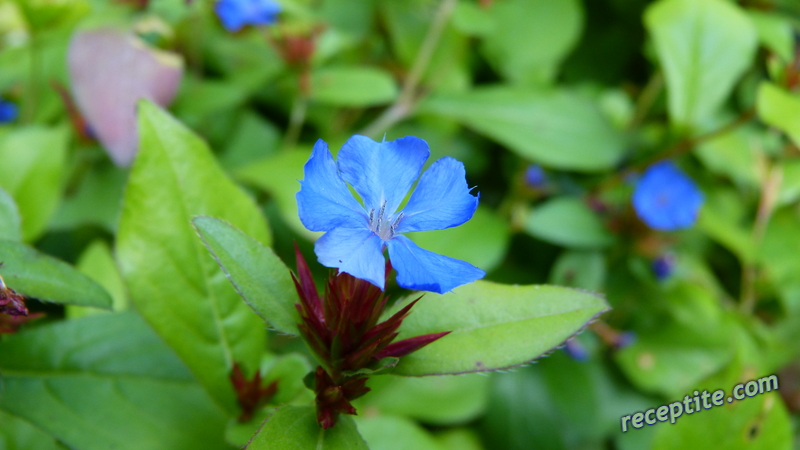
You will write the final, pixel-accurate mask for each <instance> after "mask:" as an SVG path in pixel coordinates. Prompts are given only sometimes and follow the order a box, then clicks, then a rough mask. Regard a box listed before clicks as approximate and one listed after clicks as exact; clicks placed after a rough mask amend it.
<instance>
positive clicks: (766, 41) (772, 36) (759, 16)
mask: <svg viewBox="0 0 800 450" xmlns="http://www.w3.org/2000/svg"><path fill="white" fill-rule="evenodd" d="M747 15H748V16H750V20H752V21H753V24H754V25H755V26H756V31H757V32H758V39H759V41H761V44H762V45H763V46H764V47H766V48H768V49H769V50H770V51H772V52H773V53H775V54H776V55H778V57H779V58H781V59H782V60H783V63H784V64H787V63H790V62H791V61H792V59H794V30H793V28H792V22H791V19H790V18H788V17H784V16H782V15H780V14H776V13H770V12H763V11H756V10H752V9H749V10H747Z"/></svg>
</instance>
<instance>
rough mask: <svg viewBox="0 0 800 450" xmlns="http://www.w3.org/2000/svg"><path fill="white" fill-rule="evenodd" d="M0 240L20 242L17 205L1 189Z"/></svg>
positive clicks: (20, 232)
mask: <svg viewBox="0 0 800 450" xmlns="http://www.w3.org/2000/svg"><path fill="white" fill-rule="evenodd" d="M0 239H7V240H9V241H20V240H22V231H21V229H20V219H19V210H18V209H17V204H16V203H14V199H13V198H12V197H11V194H9V193H8V192H6V190H5V189H3V188H0Z"/></svg>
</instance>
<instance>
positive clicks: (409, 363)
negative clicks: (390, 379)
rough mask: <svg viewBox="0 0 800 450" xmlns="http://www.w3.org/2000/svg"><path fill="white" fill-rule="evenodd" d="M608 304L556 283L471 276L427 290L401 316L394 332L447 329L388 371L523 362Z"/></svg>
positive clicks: (415, 372)
mask: <svg viewBox="0 0 800 450" xmlns="http://www.w3.org/2000/svg"><path fill="white" fill-rule="evenodd" d="M412 297H414V296H411V297H409V298H407V299H405V300H404V301H402V302H398V304H397V305H395V307H394V308H393V309H397V308H400V307H402V306H404V305H405V304H407V303H408V302H409V301H411V300H412ZM414 298H416V297H414ZM606 310H608V305H607V304H606V301H605V300H604V299H603V298H602V297H600V296H599V295H596V294H592V293H589V292H585V291H579V290H576V289H570V288H564V287H559V286H538V285H531V286H518V285H513V286H512V285H502V284H496V283H492V282H488V281H476V282H474V283H470V284H467V285H464V286H461V287H458V288H456V289H455V290H454V291H453V292H451V293H448V294H444V295H438V294H433V293H426V294H425V296H424V297H422V300H420V301H419V302H418V303H417V304H416V305H415V306H414V308H413V309H412V310H411V314H410V315H409V316H408V318H406V319H405V320H404V321H403V324H402V325H401V326H400V336H399V337H398V338H397V339H405V338H409V337H413V336H419V335H422V334H428V333H439V332H442V331H451V333H450V334H448V335H447V336H445V337H443V338H441V339H439V340H437V341H435V342H433V343H431V344H429V345H428V346H426V347H423V348H422V349H421V350H418V351H416V352H414V353H412V354H410V355H408V356H404V357H402V358H400V364H398V365H397V367H396V368H395V370H394V372H392V373H394V374H397V375H411V376H424V375H441V374H448V373H465V372H484V371H489V370H498V369H504V368H508V367H513V366H518V365H521V364H525V363H528V362H530V361H532V360H534V359H536V358H538V357H540V356H542V355H543V354H545V353H547V352H549V351H551V350H553V349H554V348H556V347H558V346H559V345H561V344H563V343H564V341H565V340H567V338H569V337H570V336H572V335H574V334H575V333H577V332H578V331H580V330H581V329H583V327H585V326H586V324H587V323H588V322H590V321H591V320H593V319H594V318H596V317H597V316H598V315H600V314H601V313H603V312H604V311H606Z"/></svg>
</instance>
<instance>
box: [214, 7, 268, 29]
mask: <svg viewBox="0 0 800 450" xmlns="http://www.w3.org/2000/svg"><path fill="white" fill-rule="evenodd" d="M214 11H215V12H216V13H217V16H218V17H219V20H220V21H221V22H222V26H224V27H225V29H226V30H228V31H230V32H236V31H239V30H241V29H242V27H244V26H245V25H270V24H272V23H274V22H275V20H277V16H278V13H279V12H281V5H279V4H278V3H276V2H275V1H274V0H219V1H218V2H217V3H216V4H215V5H214Z"/></svg>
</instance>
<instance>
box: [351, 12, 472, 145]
mask: <svg viewBox="0 0 800 450" xmlns="http://www.w3.org/2000/svg"><path fill="white" fill-rule="evenodd" d="M455 6H456V0H442V3H441V5H440V6H439V9H438V10H437V11H436V15H435V16H434V18H433V23H431V27H430V29H428V34H427V35H426V36H425V40H424V41H422V46H421V47H420V49H419V52H418V53H417V58H416V59H415V60H414V63H413V64H412V65H411V70H409V72H408V75H407V76H406V79H405V81H404V82H403V87H402V88H401V90H400V95H398V96H397V100H395V102H394V103H393V104H392V105H391V106H390V107H388V108H387V109H386V110H384V111H383V113H382V114H381V115H380V116H378V118H377V119H375V121H373V122H372V123H370V124H369V125H367V126H366V127H365V128H364V129H363V130H362V131H361V132H360V134H363V135H365V136H370V137H376V136H377V135H379V134H381V133H383V132H385V131H386V130H388V129H389V128H391V127H392V126H393V125H394V124H396V123H397V122H399V121H401V120H403V119H405V118H406V117H408V115H409V114H411V112H412V111H413V110H414V106H415V105H416V103H417V101H418V100H419V98H418V89H417V88H418V86H419V84H420V82H421V81H422V77H423V75H425V71H426V70H427V69H428V65H429V64H430V62H431V59H432V58H433V53H434V51H435V50H436V46H437V45H438V44H439V39H441V37H442V33H443V32H444V28H445V27H446V26H447V22H448V21H449V19H450V16H451V15H452V13H453V10H454V9H455Z"/></svg>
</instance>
